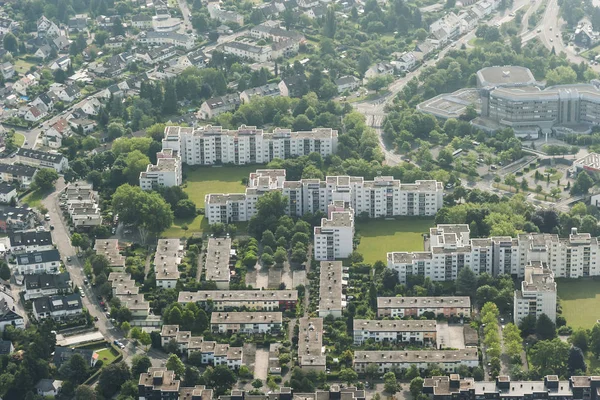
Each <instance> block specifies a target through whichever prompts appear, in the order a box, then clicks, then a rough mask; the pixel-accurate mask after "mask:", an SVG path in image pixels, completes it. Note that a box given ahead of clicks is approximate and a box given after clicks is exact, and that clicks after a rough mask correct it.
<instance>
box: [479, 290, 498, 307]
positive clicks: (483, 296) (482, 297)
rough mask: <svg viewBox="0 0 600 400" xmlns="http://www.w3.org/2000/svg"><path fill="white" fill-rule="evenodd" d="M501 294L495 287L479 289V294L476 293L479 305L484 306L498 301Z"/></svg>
mask: <svg viewBox="0 0 600 400" xmlns="http://www.w3.org/2000/svg"><path fill="white" fill-rule="evenodd" d="M499 293H500V292H499V291H498V289H496V288H495V287H493V286H490V285H484V286H481V287H479V288H478V289H477V292H476V293H475V299H476V300H477V304H479V305H480V306H482V305H484V304H485V303H487V302H489V301H491V302H493V301H494V300H496V298H497V297H498V294H499Z"/></svg>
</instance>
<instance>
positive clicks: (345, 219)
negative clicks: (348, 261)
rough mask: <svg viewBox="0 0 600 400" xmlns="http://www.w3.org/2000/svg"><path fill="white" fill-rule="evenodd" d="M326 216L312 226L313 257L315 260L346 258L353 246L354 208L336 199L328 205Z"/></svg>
mask: <svg viewBox="0 0 600 400" xmlns="http://www.w3.org/2000/svg"><path fill="white" fill-rule="evenodd" d="M328 208H329V209H328V215H329V217H328V218H322V219H321V226H316V227H315V228H314V246H313V247H314V257H315V260H317V261H324V260H336V259H340V258H347V257H349V256H350V254H351V253H352V250H353V248H354V246H353V243H354V210H352V208H349V207H345V206H344V202H343V201H336V202H334V203H332V204H330V205H329V207H328Z"/></svg>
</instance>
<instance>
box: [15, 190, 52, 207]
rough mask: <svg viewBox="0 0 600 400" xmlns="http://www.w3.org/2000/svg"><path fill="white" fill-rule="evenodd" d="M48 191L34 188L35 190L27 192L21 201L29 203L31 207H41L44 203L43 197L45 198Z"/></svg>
mask: <svg viewBox="0 0 600 400" xmlns="http://www.w3.org/2000/svg"><path fill="white" fill-rule="evenodd" d="M47 195H48V193H45V192H43V191H41V190H34V191H33V192H31V193H29V194H27V196H25V197H23V198H22V199H21V203H27V205H29V207H33V208H39V207H40V206H41V205H42V199H44V198H45V197H46V196H47Z"/></svg>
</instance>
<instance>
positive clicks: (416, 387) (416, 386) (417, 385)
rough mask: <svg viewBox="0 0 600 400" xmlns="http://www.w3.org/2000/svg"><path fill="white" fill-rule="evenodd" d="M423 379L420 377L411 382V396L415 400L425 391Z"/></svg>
mask: <svg viewBox="0 0 600 400" xmlns="http://www.w3.org/2000/svg"><path fill="white" fill-rule="evenodd" d="M423 382H424V381H423V378H421V377H420V376H418V377H416V378H413V379H412V380H411V381H410V394H411V395H412V397H413V399H416V398H417V396H418V395H419V394H421V392H422V391H423Z"/></svg>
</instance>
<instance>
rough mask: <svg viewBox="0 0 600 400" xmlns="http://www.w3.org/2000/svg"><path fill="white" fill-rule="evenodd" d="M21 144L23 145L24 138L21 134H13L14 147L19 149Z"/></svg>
mask: <svg viewBox="0 0 600 400" xmlns="http://www.w3.org/2000/svg"><path fill="white" fill-rule="evenodd" d="M23 143H25V136H24V135H23V134H22V133H18V132H15V145H16V146H18V147H21V146H23Z"/></svg>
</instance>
